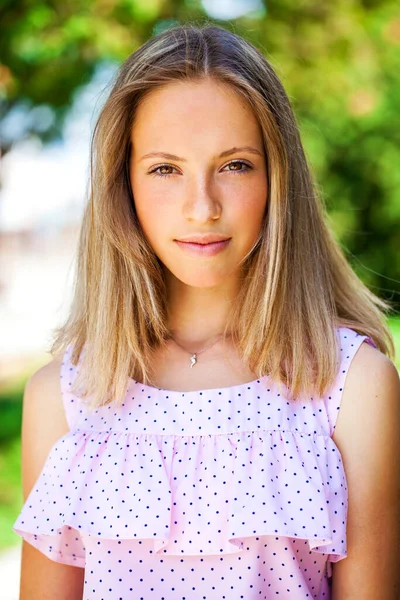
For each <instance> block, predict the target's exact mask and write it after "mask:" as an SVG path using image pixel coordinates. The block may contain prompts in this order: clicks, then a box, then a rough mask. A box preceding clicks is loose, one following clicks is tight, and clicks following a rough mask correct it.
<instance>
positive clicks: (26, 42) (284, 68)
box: [0, 0, 400, 300]
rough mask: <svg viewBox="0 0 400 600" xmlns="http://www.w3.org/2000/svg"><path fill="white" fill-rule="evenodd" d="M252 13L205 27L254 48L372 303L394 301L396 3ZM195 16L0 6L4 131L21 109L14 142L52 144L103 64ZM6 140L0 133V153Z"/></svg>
mask: <svg viewBox="0 0 400 600" xmlns="http://www.w3.org/2000/svg"><path fill="white" fill-rule="evenodd" d="M216 1H217V0H216ZM232 1H233V0H232ZM263 6H264V10H263V11H262V10H260V11H258V12H257V11H253V12H251V13H249V14H248V15H245V16H243V17H240V18H238V19H235V20H234V21H230V22H225V21H216V22H217V23H218V24H220V25H222V26H227V27H229V28H231V29H233V30H234V31H236V32H237V33H239V34H241V35H243V36H244V37H246V38H247V39H248V40H249V41H252V42H253V43H254V44H256V45H257V46H258V47H259V48H260V49H261V50H262V51H263V53H264V54H265V56H266V57H267V58H268V59H269V60H270V62H271V63H272V64H273V66H274V67H275V69H276V71H277V73H278V75H279V76H280V78H281V79H282V81H283V83H284V85H285V88H286V90H287V91H288V94H289V97H290V99H291V101H292V104H293V106H294V109H295V112H296V115H297V119H298V122H299V126H300V129H301V133H302V137H303V141H304V144H305V147H306V152H307V155H308V158H309V161H310V164H311V166H312V168H313V170H314V172H315V178H316V180H317V181H318V182H319V183H320V185H319V186H318V187H319V188H320V189H319V191H320V194H321V196H322V198H323V200H324V201H325V202H326V205H327V207H328V210H329V213H330V215H331V218H332V224H333V226H334V229H335V231H336V233H337V235H338V237H339V238H340V240H341V241H342V243H343V244H344V246H345V248H346V249H347V251H348V253H349V258H350V260H351V261H352V262H353V266H354V268H355V269H356V271H357V272H358V273H359V275H360V276H361V277H362V279H363V280H364V281H365V282H366V283H367V284H368V285H370V286H371V288H372V289H374V290H375V291H376V292H377V293H378V294H381V295H383V296H386V297H387V298H393V299H395V298H397V300H400V296H399V294H400V252H399V241H398V234H397V231H398V226H399V221H400V169H399V168H397V165H400V111H399V110H398V107H399V101H400V77H399V73H400V16H399V11H398V0H346V1H345V0H331V1H330V2H320V0H271V1H267V0H264V2H263ZM204 17H207V15H206V13H205V11H204V7H203V5H202V3H201V0H70V1H69V2H62V1H61V0H36V1H35V2H33V1H32V0H3V2H2V3H1V4H0V100H1V111H2V114H1V116H2V119H3V123H6V122H7V120H9V119H10V118H12V115H13V114H14V113H15V112H16V111H17V114H18V111H20V112H19V114H22V113H23V114H25V117H26V118H25V119H24V124H25V127H24V128H20V130H19V131H18V133H17V139H18V136H19V137H22V136H26V135H29V134H31V133H36V134H37V135H39V136H40V137H41V138H42V139H43V140H45V141H47V140H50V139H53V138H54V137H55V136H60V135H61V132H62V124H63V120H64V118H65V115H66V113H67V111H68V108H69V107H70V105H71V102H72V99H73V97H74V93H75V91H76V90H77V89H78V88H79V87H81V86H83V85H85V84H86V83H87V82H88V81H89V80H90V79H91V77H92V76H93V73H94V71H95V69H96V67H97V66H98V65H99V64H100V63H101V62H102V61H110V60H111V61H115V62H117V63H118V62H120V61H122V60H123V59H124V58H125V57H126V56H127V55H129V54H130V53H131V52H132V51H133V50H135V49H136V48H137V47H138V46H139V45H140V44H141V43H143V42H144V41H145V40H146V39H148V38H149V37H150V36H151V35H152V34H153V33H156V32H158V31H159V30H161V29H162V28H164V27H167V26H169V25H170V24H174V23H179V22H186V21H197V22H202V21H203V20H204ZM209 20H211V19H209ZM20 121H21V119H20ZM13 141H14V139H12V137H7V136H4V135H3V139H2V152H3V153H4V152H5V151H7V149H8V148H9V147H10V145H11V144H12V143H13ZM353 256H354V257H355V256H357V260H356V259H355V258H354V259H353V258H352V257H353ZM367 265H368V267H367Z"/></svg>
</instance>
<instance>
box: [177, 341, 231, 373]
mask: <svg viewBox="0 0 400 600" xmlns="http://www.w3.org/2000/svg"><path fill="white" fill-rule="evenodd" d="M223 335H224V334H221V335H220V336H219V337H218V338H217V339H216V340H215V342H213V343H212V344H210V345H209V346H207V347H206V348H203V349H202V350H198V351H197V352H193V353H192V352H188V351H187V350H186V348H184V347H183V346H181V345H180V344H178V342H177V341H176V340H175V339H174V338H173V337H172V335H171V339H172V340H173V341H174V342H175V344H176V345H177V346H179V348H182V350H184V351H185V352H187V353H188V354H190V367H191V368H192V367H194V365H195V364H196V363H197V357H198V355H199V354H201V353H202V352H205V351H206V350H208V349H209V348H211V347H212V346H214V345H215V344H216V343H217V342H218V341H219V340H220V339H221V338H222V337H223Z"/></svg>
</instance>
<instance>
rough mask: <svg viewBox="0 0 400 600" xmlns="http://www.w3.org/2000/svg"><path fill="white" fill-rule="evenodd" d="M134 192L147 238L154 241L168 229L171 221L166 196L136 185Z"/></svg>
mask: <svg viewBox="0 0 400 600" xmlns="http://www.w3.org/2000/svg"><path fill="white" fill-rule="evenodd" d="M132 190H133V197H134V203H135V209H136V214H137V216H138V220H139V223H140V225H141V227H142V229H143V231H144V233H145V235H146V237H147V238H148V239H149V240H151V241H153V240H154V239H157V238H159V237H160V236H159V232H160V231H164V232H165V229H166V227H165V226H166V225H167V223H168V222H169V220H170V217H169V211H168V205H169V204H168V202H167V199H166V197H165V194H162V193H161V192H160V191H159V190H158V191H157V192H154V189H152V190H151V189H150V186H146V185H145V184H142V185H141V184H140V183H139V182H137V183H136V185H135V186H134V187H132Z"/></svg>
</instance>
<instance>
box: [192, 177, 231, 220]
mask: <svg viewBox="0 0 400 600" xmlns="http://www.w3.org/2000/svg"><path fill="white" fill-rule="evenodd" d="M221 211H222V206H221V202H220V200H219V199H218V197H217V193H216V190H215V188H214V187H213V185H212V181H211V180H210V178H207V177H199V178H198V179H196V180H193V181H192V182H191V183H190V184H189V185H188V187H187V189H186V194H185V201H184V206H183V213H184V217H185V218H186V219H187V220H188V221H195V222H197V223H208V222H210V221H216V220H217V219H219V218H220V216H221Z"/></svg>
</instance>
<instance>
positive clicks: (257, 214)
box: [231, 183, 267, 237]
mask: <svg viewBox="0 0 400 600" xmlns="http://www.w3.org/2000/svg"><path fill="white" fill-rule="evenodd" d="M231 200H233V201H232V202H231V215H232V218H233V219H234V221H235V223H236V224H239V225H240V224H244V223H245V224H246V227H240V229H241V231H242V233H243V235H244V236H246V237H254V235H257V234H258V232H259V229H260V227H261V224H262V222H263V218H264V214H265V209H266V206H267V185H266V184H265V183H261V184H259V185H257V184H254V185H251V186H249V187H248V188H247V189H246V190H245V191H244V190H242V191H241V193H240V194H237V195H236V194H235V195H234V196H233V198H231Z"/></svg>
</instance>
